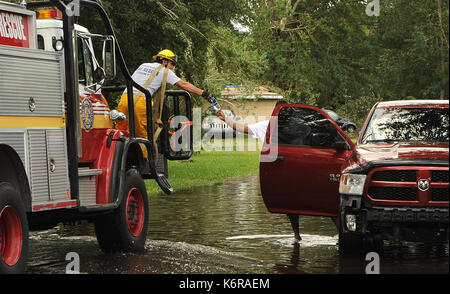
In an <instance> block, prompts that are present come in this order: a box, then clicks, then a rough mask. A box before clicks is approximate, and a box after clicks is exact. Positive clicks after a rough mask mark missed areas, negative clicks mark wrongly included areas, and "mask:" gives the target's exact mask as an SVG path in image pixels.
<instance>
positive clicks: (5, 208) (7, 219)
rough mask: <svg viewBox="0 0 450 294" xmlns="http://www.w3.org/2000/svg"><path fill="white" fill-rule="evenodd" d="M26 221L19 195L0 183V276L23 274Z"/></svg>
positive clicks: (26, 237) (9, 186) (26, 250)
mask: <svg viewBox="0 0 450 294" xmlns="http://www.w3.org/2000/svg"><path fill="white" fill-rule="evenodd" d="M28 235H29V229H28V221H27V216H26V213H25V206H24V203H22V199H21V198H20V195H19V193H18V192H17V191H16V190H15V189H14V188H13V187H12V185H10V184H9V183H0V274H23V273H24V272H25V269H26V265H27V261H28Z"/></svg>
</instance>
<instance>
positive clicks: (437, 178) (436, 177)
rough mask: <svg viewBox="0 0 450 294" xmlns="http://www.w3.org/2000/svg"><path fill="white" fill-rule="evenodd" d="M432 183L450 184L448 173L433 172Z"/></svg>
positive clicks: (443, 171) (442, 171)
mask: <svg viewBox="0 0 450 294" xmlns="http://www.w3.org/2000/svg"><path fill="white" fill-rule="evenodd" d="M431 181H432V182H437V183H448V171H445V170H433V171H432V172H431Z"/></svg>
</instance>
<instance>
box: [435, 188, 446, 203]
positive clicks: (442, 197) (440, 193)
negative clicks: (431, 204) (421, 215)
mask: <svg viewBox="0 0 450 294" xmlns="http://www.w3.org/2000/svg"><path fill="white" fill-rule="evenodd" d="M431 201H448V188H447V189H439V188H433V189H431Z"/></svg>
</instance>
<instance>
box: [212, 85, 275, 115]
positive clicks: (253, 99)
mask: <svg viewBox="0 0 450 294" xmlns="http://www.w3.org/2000/svg"><path fill="white" fill-rule="evenodd" d="M221 96H222V98H221V99H220V100H219V103H220V105H221V106H222V108H224V109H231V110H232V111H233V112H234V115H235V116H240V117H241V118H242V119H244V120H245V119H246V118H248V117H249V116H251V117H254V120H255V122H258V121H262V120H268V119H270V117H271V115H272V112H273V109H274V107H275V105H276V104H277V102H278V101H280V100H283V96H281V95H280V94H278V93H274V92H272V91H270V89H269V88H267V87H263V86H259V87H257V88H256V89H249V88H247V87H245V86H233V85H231V86H227V87H225V89H224V90H223V91H222V93H221Z"/></svg>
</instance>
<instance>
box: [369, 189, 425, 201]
mask: <svg viewBox="0 0 450 294" xmlns="http://www.w3.org/2000/svg"><path fill="white" fill-rule="evenodd" d="M369 196H370V197H371V198H373V199H377V200H398V201H414V200H416V199H417V189H415V188H401V187H370V188H369Z"/></svg>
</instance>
